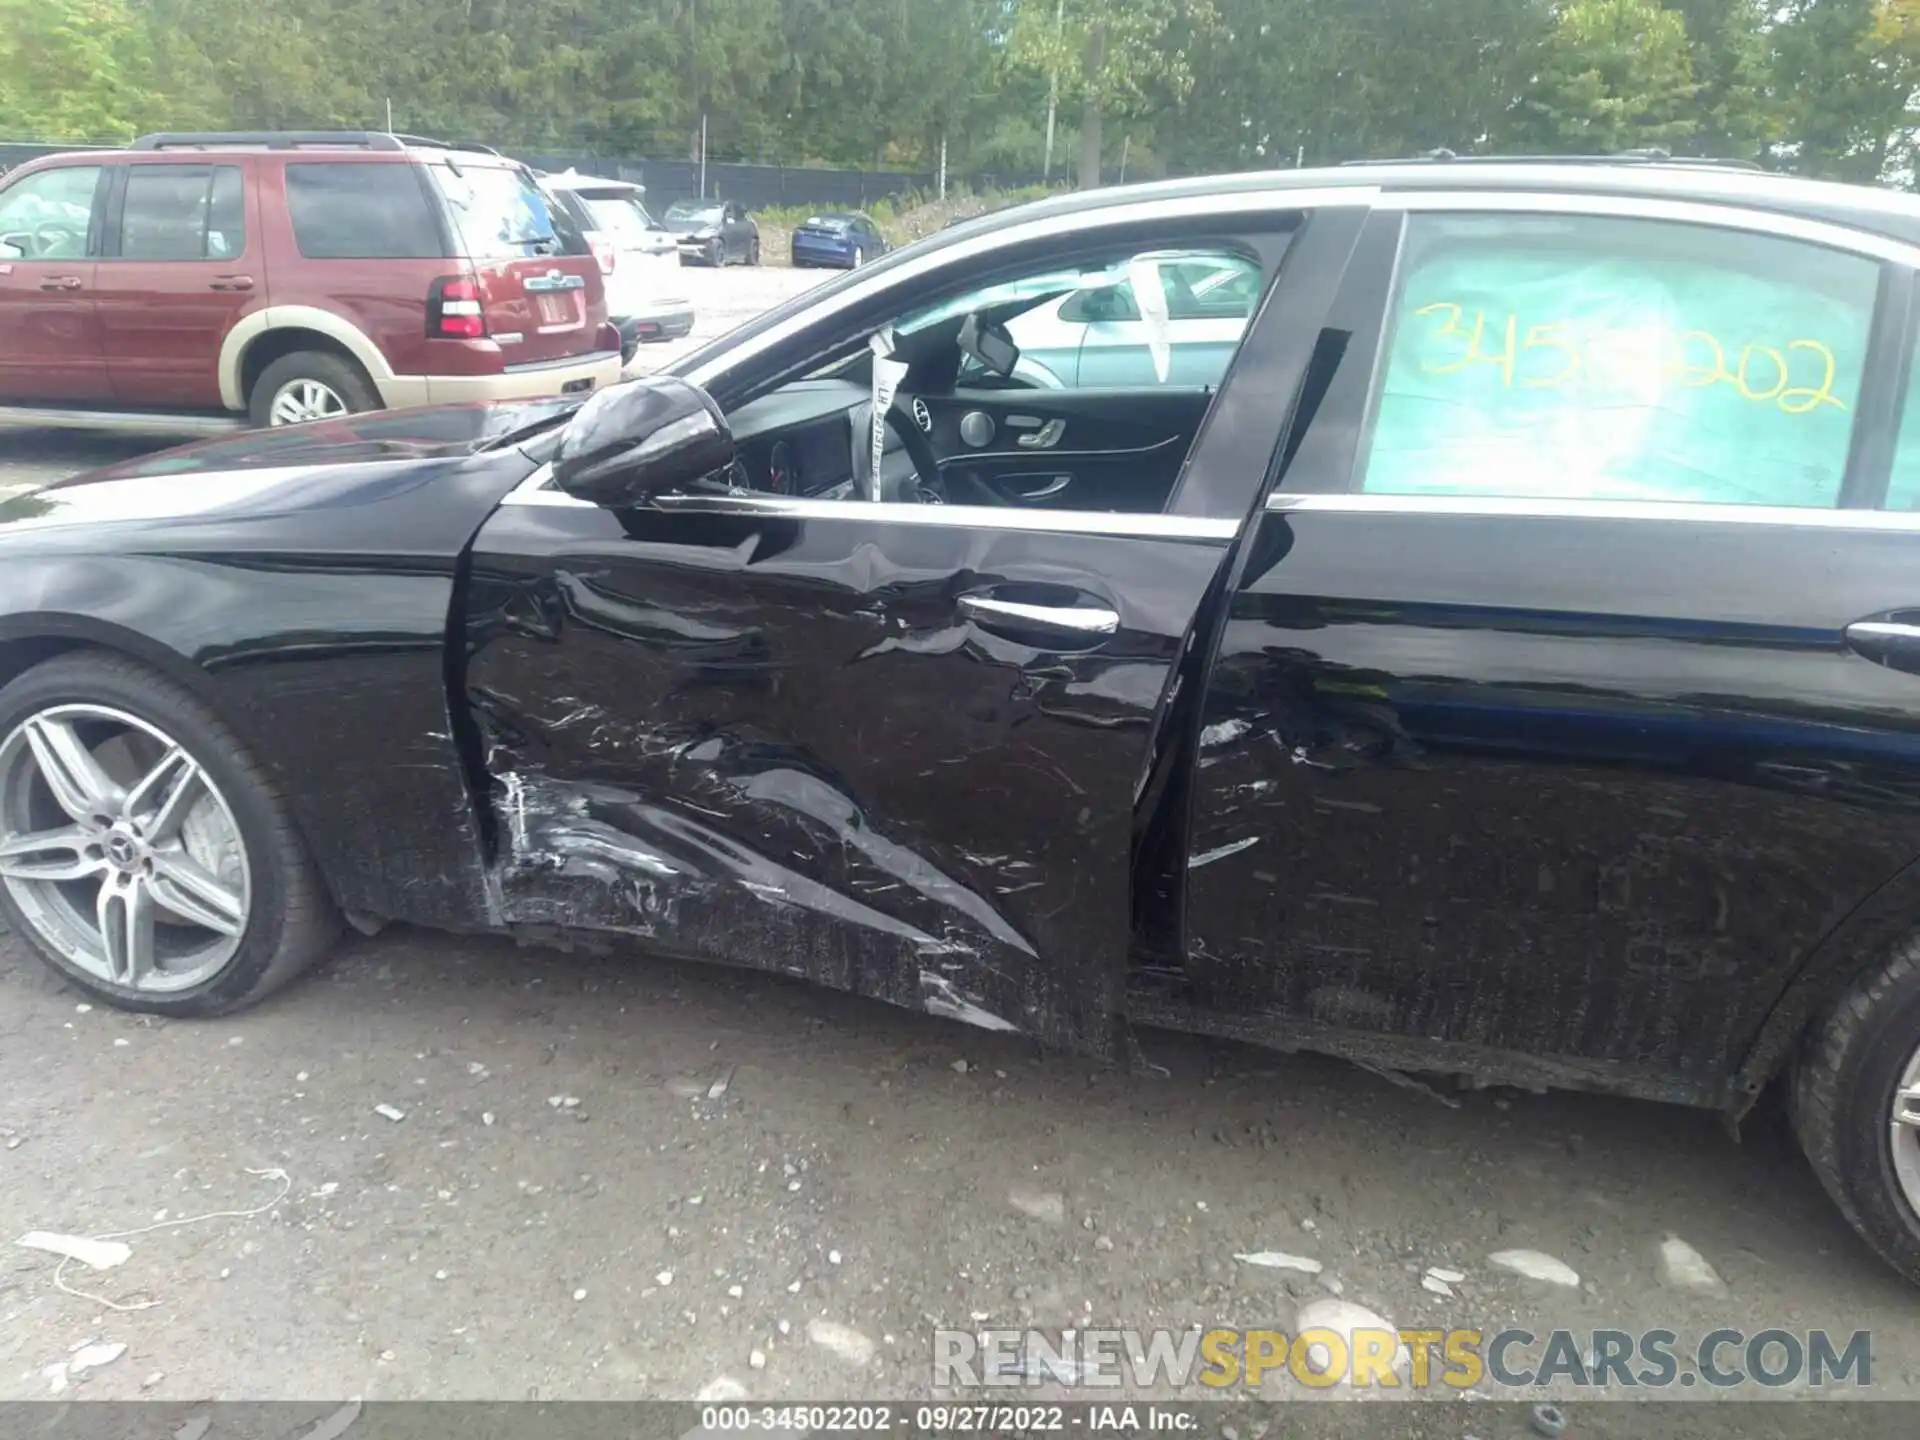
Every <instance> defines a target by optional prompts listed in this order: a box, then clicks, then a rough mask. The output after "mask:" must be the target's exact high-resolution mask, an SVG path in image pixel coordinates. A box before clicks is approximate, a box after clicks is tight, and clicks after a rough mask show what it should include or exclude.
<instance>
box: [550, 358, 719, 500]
mask: <svg viewBox="0 0 1920 1440" xmlns="http://www.w3.org/2000/svg"><path fill="white" fill-rule="evenodd" d="M732 463H733V432H732V430H731V429H729V428H728V426H727V419H726V416H724V415H722V414H721V413H720V410H719V407H718V406H716V405H715V404H714V403H713V401H712V399H711V398H709V396H708V395H707V392H706V391H704V390H702V389H701V388H700V387H699V386H697V385H690V384H688V383H687V382H686V381H685V380H681V379H677V378H675V377H674V376H671V375H654V376H649V377H648V378H646V379H644V380H630V381H628V382H627V383H625V384H622V385H615V386H613V387H612V388H611V389H607V390H602V391H601V392H600V393H599V394H598V395H595V396H594V397H593V398H592V399H591V400H589V401H587V403H586V404H584V405H582V406H581V407H580V408H579V410H577V411H576V412H575V413H574V417H573V419H571V420H570V421H568V422H567V428H566V432H565V433H564V434H563V435H562V436H561V437H560V450H559V453H558V454H556V455H555V456H554V459H553V480H554V483H555V484H556V485H558V486H559V487H560V488H561V489H562V490H564V491H566V492H567V494H569V495H573V496H576V497H578V498H579V499H582V500H587V501H591V502H592V503H593V504H595V505H604V506H607V507H609V508H614V509H617V508H619V507H621V506H627V505H638V504H640V503H642V502H643V501H645V500H646V499H648V498H649V497H651V496H654V495H658V494H660V493H661V492H663V491H666V490H677V489H679V488H681V487H682V486H685V485H690V484H692V483H693V482H694V481H696V480H700V479H702V478H704V477H706V476H708V475H711V474H712V473H713V472H714V471H716V470H722V469H725V468H726V467H727V466H728V465H731V464H732Z"/></svg>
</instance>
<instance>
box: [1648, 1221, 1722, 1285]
mask: <svg viewBox="0 0 1920 1440" xmlns="http://www.w3.org/2000/svg"><path fill="white" fill-rule="evenodd" d="M1660 1278H1661V1279H1662V1280H1664V1281H1665V1282H1666V1283H1667V1284H1668V1285H1670V1286H1672V1287H1673V1288H1674V1289H1676V1290H1691V1291H1693V1292H1694V1293H1695V1294H1697V1295H1724V1294H1726V1291H1727V1282H1726V1281H1724V1280H1722V1279H1721V1278H1720V1272H1719V1271H1718V1270H1715V1269H1714V1268H1713V1266H1711V1265H1709V1264H1708V1263H1707V1259H1706V1257H1705V1256H1704V1255H1702V1254H1701V1253H1700V1252H1699V1251H1698V1250H1696V1249H1694V1248H1693V1246H1691V1245H1689V1244H1688V1243H1687V1242H1686V1241H1684V1240H1682V1239H1681V1238H1680V1237H1679V1236H1678V1235H1669V1236H1667V1238H1666V1239H1665V1240H1662V1241H1661V1242H1660Z"/></svg>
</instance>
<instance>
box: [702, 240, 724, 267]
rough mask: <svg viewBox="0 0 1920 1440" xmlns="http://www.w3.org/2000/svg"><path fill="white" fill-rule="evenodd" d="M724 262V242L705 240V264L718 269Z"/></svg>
mask: <svg viewBox="0 0 1920 1440" xmlns="http://www.w3.org/2000/svg"><path fill="white" fill-rule="evenodd" d="M726 263H727V246H726V242H725V241H723V240H709V241H708V242H707V264H708V265H709V266H710V267H711V268H713V269H715V270H718V269H719V268H720V267H721V266H723V265H725V264H726Z"/></svg>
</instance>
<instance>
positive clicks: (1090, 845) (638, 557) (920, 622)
mask: <svg viewBox="0 0 1920 1440" xmlns="http://www.w3.org/2000/svg"><path fill="white" fill-rule="evenodd" d="M624 525H625V528H623V520H622V518H621V517H616V516H615V515H613V514H611V513H609V512H605V511H600V510H594V509H589V508H586V507H564V508H563V507H507V508H506V509H503V510H502V511H501V512H500V513H499V514H498V515H497V516H496V517H495V518H494V519H493V520H492V521H491V522H489V524H488V526H487V528H486V530H485V531H484V532H483V534H482V537H481V541H480V544H479V547H478V553H477V554H476V568H475V573H474V581H473V593H472V599H471V607H470V613H471V615H472V625H473V628H472V635H471V646H472V658H471V660H470V663H469V667H468V679H467V686H468V693H469V696H470V700H471V705H472V708H473V712H474V714H475V715H476V717H477V719H478V721H479V724H480V727H481V730H482V733H483V736H484V741H485V749H486V768H487V770H488V772H489V774H490V776H491V778H492V781H493V797H492V800H493V806H494V812H495V817H496V825H497V829H498V832H499V837H500V842H501V865H500V868H499V871H498V875H497V879H498V884H499V888H500V903H501V910H502V914H503V916H504V917H505V918H506V919H507V920H508V921H509V922H510V923H518V924H552V925H559V926H570V927H572V926H580V927H589V928H599V929H606V930H614V931H623V932H627V933H630V934H634V935H638V936H642V937H645V938H646V939H647V940H649V941H651V942H653V943H655V944H657V945H659V946H661V947H662V948H665V949H670V950H674V951H679V952H682V953H686V954H691V955H696V956H700V957H703V958H708V959H714V960H720V961H726V962H730V963H734V964H741V965H750V966H755V967H758V968H763V969H768V970H774V971H780V972H784V973H790V974H794V975H801V976H805V977H807V978H809V979H812V980H816V981H821V982H824V983H827V984H830V985H834V986H838V987H840V988H844V989H848V990H852V991H856V992H858V993H861V994H865V995H870V996H874V997H877V998H881V999H885V1000H889V1001H892V1002H894V1003H897V1004H901V1005H906V1006H910V1007H913V1008H916V1009H925V1010H928V1011H931V1012H933V1013H936V1014H942V1015H948V1016H952V1017H954V1018H957V1019H962V1020H967V1021H971V1022H972V1023H975V1024H980V1025H985V1026H987V1027H989V1028H1005V1029H1017V1030H1021V1031H1025V1032H1029V1033H1032V1034H1035V1035H1037V1036H1040V1037H1042V1038H1045V1039H1048V1040H1050V1041H1054V1042H1056V1043H1061V1044H1066V1045H1072V1046H1076V1047H1080V1048H1086V1049H1091V1050H1095V1051H1102V1052H1104V1051H1108V1050H1110V1049H1111V1047H1112V1046H1113V1044H1114V1042H1115V1038H1116V1035H1117V1024H1116V1021H1117V1017H1118V1015H1119V1012H1120V1007H1121V1000H1122V993H1123V987H1122V981H1123V973H1124V968H1125V964H1126V955H1127V948H1128V940H1129V912H1128V894H1129V885H1130V874H1129V869H1130V859H1131V837H1130V829H1131V819H1132V809H1133V795H1134V788H1135V785H1136V783H1137V779H1138V776H1139V774H1140V770H1141V766H1142V764H1143V762H1144V759H1145V755H1146V750H1147V745H1148V739H1149V735H1150V732H1151V727H1152V724H1153V718H1154V715H1155V713H1156V708H1157V706H1158V705H1159V702H1160V699H1161V694H1162V691H1163V690H1164V688H1165V686H1166V682H1167V679H1168V676H1169V674H1170V672H1171V665H1172V662H1173V660H1174V658H1175V656H1176V654H1177V652H1178V649H1179V646H1180V643H1181V638H1182V636H1183V634H1184V632H1185V629H1186V626H1187V624H1188V621H1189V619H1190V617H1191V615H1192V613H1193V610H1194V607H1195V605H1196V604H1197V601H1198V597H1199V595H1200V593H1201V591H1202V590H1203V589H1204V587H1205V586H1206V584H1207V581H1208V579H1209V578H1210V577H1211V575H1212V574H1213V571H1214V569H1215V566H1216V564H1217V562H1218V559H1219V555H1220V549H1219V547H1218V546H1217V545H1209V544H1203V543H1193V542H1187V541H1172V540H1167V541H1159V540H1142V539H1140V538H1138V537H1125V538H1122V537H1116V536H1099V535H1062V534H1054V533H1049V532H1045V531H1020V530H1006V531H997V530H991V529H975V528H969V527H962V526H957V525H900V524H889V523H886V522H884V521H876V520H873V519H869V518H866V517H863V516H862V515H861V513H860V510H859V508H858V507H855V506H849V507H848V514H847V518H846V519H845V520H840V519H837V518H825V519H823V518H807V519H797V518H795V519H789V518H759V517H752V518H750V517H734V516H716V515H699V514H659V513H652V512H628V513H627V514H626V515H625V517H624ZM509 557H520V558H519V559H517V560H515V559H510V558H509ZM1101 575H1126V576H1128V577H1130V578H1129V583H1128V584H1127V585H1126V586H1125V587H1123V590H1122V593H1118V594H1115V593H1111V590H1112V587H1111V586H1110V585H1109V584H1108V583H1107V582H1105V581H1102V580H1100V579H1099V578H1097V577H1099V576H1101ZM1135 577H1137V578H1135ZM1020 584H1028V585H1038V586H1051V587H1053V588H1054V590H1056V591H1061V590H1076V589H1077V590H1078V591H1080V592H1082V593H1085V592H1089V591H1091V592H1094V593H1097V594H1100V595H1101V598H1102V599H1103V602H1104V603H1107V604H1109V605H1111V606H1113V607H1114V608H1115V609H1117V610H1118V612H1119V614H1120V616H1121V628H1120V633H1119V634H1118V635H1116V636H1114V637H1112V638H1111V639H1109V640H1107V641H1105V642H1104V643H1102V644H1101V645H1100V646H1099V647H1098V648H1097V649H1096V648H1091V647H1090V648H1088V649H1087V650H1085V651H1083V652H1081V653H1078V654H1060V653H1057V652H1054V651H1050V650H1048V649H1045V648H1042V647H1043V646H1044V644H1045V642H1044V641H1043V640H1039V639H1036V640H1035V642H1034V643H1032V644H1027V643H1021V642H1020V641H1019V640H1016V639H1010V638H1006V637H1004V636H997V635H994V634H991V633H988V632H986V631H984V630H981V629H980V628H978V627H977V626H975V625H974V624H972V623H970V622H968V621H967V620H966V619H964V618H963V617H962V616H961V615H960V614H959V612H958V610H957V608H956V598H957V596H958V595H959V594H960V593H961V592H962V591H966V590H971V589H975V588H977V587H980V586H983V585H996V586H1004V585H1020Z"/></svg>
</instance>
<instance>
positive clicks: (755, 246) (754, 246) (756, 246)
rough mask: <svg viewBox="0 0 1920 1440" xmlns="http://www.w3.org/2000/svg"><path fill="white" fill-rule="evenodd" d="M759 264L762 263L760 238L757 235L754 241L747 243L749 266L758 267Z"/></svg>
mask: <svg viewBox="0 0 1920 1440" xmlns="http://www.w3.org/2000/svg"><path fill="white" fill-rule="evenodd" d="M759 263H760V237H759V236H758V235H756V236H754V237H753V239H752V240H750V241H749V242H748V243H747V264H749V265H758V264H759Z"/></svg>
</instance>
